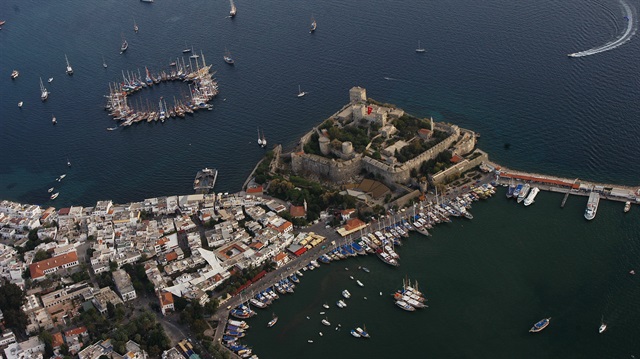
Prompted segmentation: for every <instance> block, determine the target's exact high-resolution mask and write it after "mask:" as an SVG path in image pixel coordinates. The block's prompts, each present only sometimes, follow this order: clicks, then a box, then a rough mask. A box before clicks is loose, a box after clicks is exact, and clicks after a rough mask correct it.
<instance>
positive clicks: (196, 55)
mask: <svg viewBox="0 0 640 359" xmlns="http://www.w3.org/2000/svg"><path fill="white" fill-rule="evenodd" d="M191 51H193V46H191ZM198 57H200V55H198V54H196V53H194V54H193V55H191V56H189V58H191V59H197V58H198Z"/></svg>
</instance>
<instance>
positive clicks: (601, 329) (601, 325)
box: [598, 323, 607, 334]
mask: <svg viewBox="0 0 640 359" xmlns="http://www.w3.org/2000/svg"><path fill="white" fill-rule="evenodd" d="M605 330H607V325H606V324H604V323H601V324H600V328H598V333H599V334H602V333H604V331H605Z"/></svg>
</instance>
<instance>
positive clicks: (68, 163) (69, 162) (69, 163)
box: [67, 157, 71, 167]
mask: <svg viewBox="0 0 640 359" xmlns="http://www.w3.org/2000/svg"><path fill="white" fill-rule="evenodd" d="M67 167H71V161H69V158H68V157H67Z"/></svg>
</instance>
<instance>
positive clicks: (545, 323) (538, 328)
mask: <svg viewBox="0 0 640 359" xmlns="http://www.w3.org/2000/svg"><path fill="white" fill-rule="evenodd" d="M550 320H551V318H545V319H542V320H541V321H539V322H537V323H536V324H534V325H533V327H531V329H529V332H531V333H537V332H539V331H541V330H542V329H544V328H546V327H547V326H548V325H549V321H550Z"/></svg>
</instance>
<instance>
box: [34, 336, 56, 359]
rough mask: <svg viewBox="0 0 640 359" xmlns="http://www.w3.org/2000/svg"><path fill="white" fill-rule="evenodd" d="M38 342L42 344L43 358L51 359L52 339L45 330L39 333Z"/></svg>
mask: <svg viewBox="0 0 640 359" xmlns="http://www.w3.org/2000/svg"><path fill="white" fill-rule="evenodd" d="M38 337H40V340H42V341H43V342H44V356H45V358H51V357H52V356H53V337H52V336H51V333H49V332H48V331H46V330H43V331H42V332H40V335H39V336H38Z"/></svg>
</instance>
